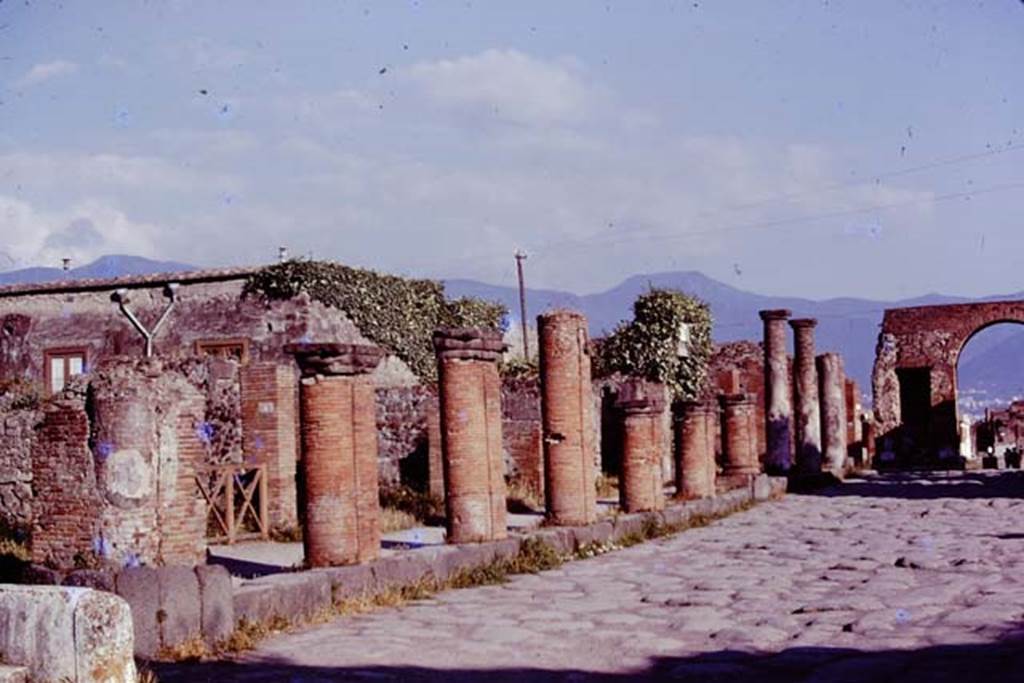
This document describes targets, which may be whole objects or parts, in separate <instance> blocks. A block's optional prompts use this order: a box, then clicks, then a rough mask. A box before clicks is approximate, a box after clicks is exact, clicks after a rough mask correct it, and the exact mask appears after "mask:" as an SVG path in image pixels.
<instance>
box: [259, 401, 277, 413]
mask: <svg viewBox="0 0 1024 683" xmlns="http://www.w3.org/2000/svg"><path fill="white" fill-rule="evenodd" d="M259 412H260V415H273V414H274V402H273V401H260V405H259Z"/></svg>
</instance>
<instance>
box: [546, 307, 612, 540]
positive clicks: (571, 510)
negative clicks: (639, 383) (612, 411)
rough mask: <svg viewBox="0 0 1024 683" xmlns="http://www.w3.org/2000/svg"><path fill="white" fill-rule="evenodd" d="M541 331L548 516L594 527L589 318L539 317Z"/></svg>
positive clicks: (558, 314) (568, 314) (567, 314)
mask: <svg viewBox="0 0 1024 683" xmlns="http://www.w3.org/2000/svg"><path fill="white" fill-rule="evenodd" d="M537 331H538V338H539V342H540V369H541V412H542V420H543V442H544V462H545V500H546V503H547V514H548V517H549V518H550V519H551V520H552V522H554V523H556V524H561V525H581V524H590V523H591V522H594V521H595V520H596V519H597V492H596V489H595V476H596V468H595V459H594V448H595V444H594V440H595V439H594V433H595V430H594V421H593V417H592V415H591V413H592V411H593V409H594V406H593V404H594V398H593V393H592V389H591V383H590V356H589V354H588V344H587V322H586V318H584V317H583V316H582V315H581V314H579V313H574V312H572V311H553V312H551V313H547V314H544V315H541V316H539V317H538V318H537Z"/></svg>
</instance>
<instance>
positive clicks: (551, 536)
mask: <svg viewBox="0 0 1024 683" xmlns="http://www.w3.org/2000/svg"><path fill="white" fill-rule="evenodd" d="M528 538H532V539H536V540H538V541H541V542H542V543H546V544H547V545H549V546H551V547H552V548H554V549H555V551H556V552H558V553H559V554H560V555H568V554H570V553H571V552H573V551H574V550H575V549H576V539H575V536H574V535H573V530H572V528H571V527H552V528H550V529H540V530H538V531H534V532H532V533H530V534H529V536H528Z"/></svg>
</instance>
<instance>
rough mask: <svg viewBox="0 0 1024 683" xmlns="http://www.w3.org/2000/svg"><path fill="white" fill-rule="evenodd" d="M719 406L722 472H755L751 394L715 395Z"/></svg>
mask: <svg viewBox="0 0 1024 683" xmlns="http://www.w3.org/2000/svg"><path fill="white" fill-rule="evenodd" d="M719 400H720V402H721V405H722V451H723V456H724V461H725V462H724V464H725V474H726V475H736V474H743V475H748V474H757V473H758V472H760V470H761V467H760V463H759V462H758V458H757V452H756V450H755V449H756V440H755V438H754V436H755V433H756V430H757V421H756V415H757V412H756V410H755V407H756V404H755V400H754V398H753V397H751V396H749V395H748V394H728V395H722V396H721V397H719Z"/></svg>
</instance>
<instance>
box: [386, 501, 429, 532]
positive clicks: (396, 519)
mask: <svg viewBox="0 0 1024 683" xmlns="http://www.w3.org/2000/svg"><path fill="white" fill-rule="evenodd" d="M419 525H420V522H419V520H418V519H416V518H415V517H413V516H412V515H411V514H409V513H408V512H406V511H405V510H398V509H397V508H390V507H387V508H381V509H380V530H381V532H382V533H385V534H386V533H389V532H392V531H403V530H405V529H412V528H413V527H416V526H419Z"/></svg>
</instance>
